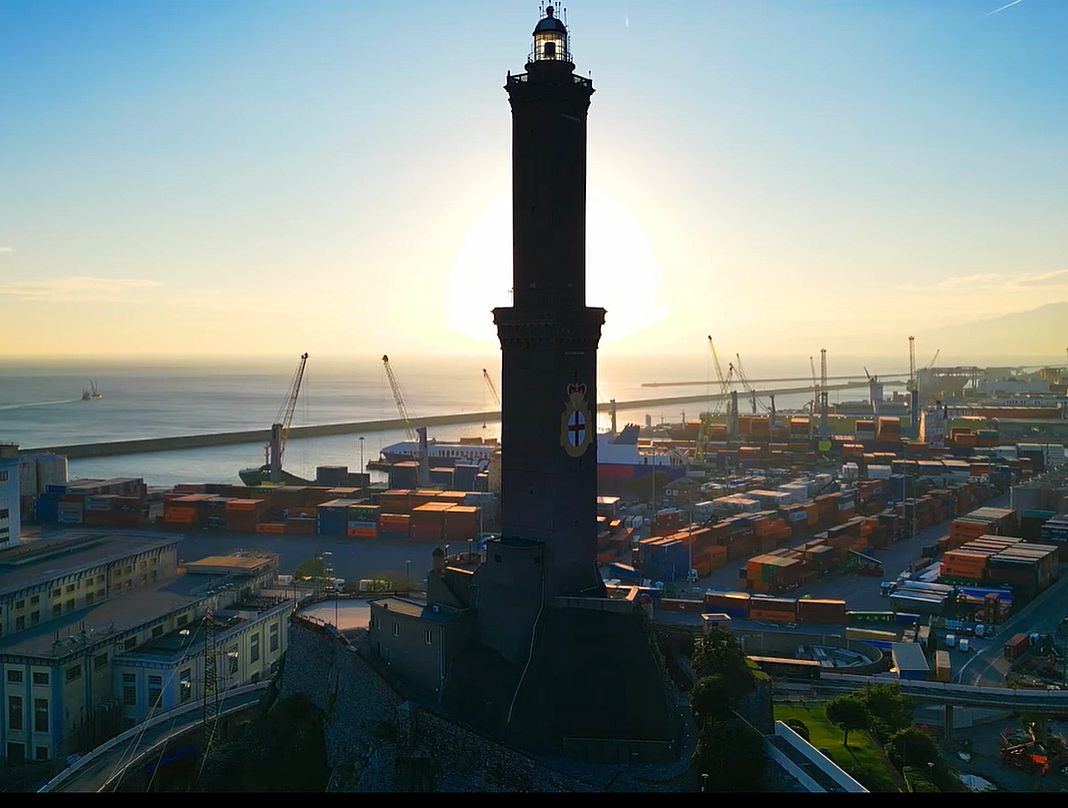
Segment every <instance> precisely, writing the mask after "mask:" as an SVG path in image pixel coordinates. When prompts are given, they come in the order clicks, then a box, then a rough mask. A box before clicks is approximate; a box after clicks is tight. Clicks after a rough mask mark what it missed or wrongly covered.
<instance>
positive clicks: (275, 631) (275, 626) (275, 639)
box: [270, 623, 278, 651]
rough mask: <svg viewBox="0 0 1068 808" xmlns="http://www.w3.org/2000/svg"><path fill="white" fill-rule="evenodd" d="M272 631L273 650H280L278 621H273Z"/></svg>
mask: <svg viewBox="0 0 1068 808" xmlns="http://www.w3.org/2000/svg"><path fill="white" fill-rule="evenodd" d="M270 633H271V650H272V651H277V650H278V624H277V623H271V629H270Z"/></svg>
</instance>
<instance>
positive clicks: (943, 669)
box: [934, 651, 951, 682]
mask: <svg viewBox="0 0 1068 808" xmlns="http://www.w3.org/2000/svg"><path fill="white" fill-rule="evenodd" d="M934 662H935V679H937V680H938V681H939V682H948V681H949V679H950V673H951V667H950V662H949V652H948V651H935V654H934Z"/></svg>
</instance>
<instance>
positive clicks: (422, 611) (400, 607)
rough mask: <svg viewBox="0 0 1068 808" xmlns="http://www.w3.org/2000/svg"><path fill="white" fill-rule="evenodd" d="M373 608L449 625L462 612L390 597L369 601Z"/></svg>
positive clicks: (408, 599) (420, 601) (424, 602)
mask: <svg viewBox="0 0 1068 808" xmlns="http://www.w3.org/2000/svg"><path fill="white" fill-rule="evenodd" d="M368 602H369V603H370V604H371V606H378V607H380V608H383V609H387V610H389V611H391V612H394V613H397V614H403V615H405V616H407V617H418V618H420V619H422V620H429V621H431V622H434V623H448V622H451V621H452V620H455V619H456V618H458V617H459V616H460V610H457V609H450V608H448V607H445V606H428V605H427V603H426V601H422V600H414V599H410V598H399V597H388V598H378V599H377V600H371V601H368Z"/></svg>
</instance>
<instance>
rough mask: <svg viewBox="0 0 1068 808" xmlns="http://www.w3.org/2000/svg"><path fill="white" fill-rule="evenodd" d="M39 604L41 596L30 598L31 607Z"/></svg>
mask: <svg viewBox="0 0 1068 808" xmlns="http://www.w3.org/2000/svg"><path fill="white" fill-rule="evenodd" d="M40 602H41V596H40V595H34V596H33V597H31V598H30V605H31V606H36V605H37V604H38V603H40Z"/></svg>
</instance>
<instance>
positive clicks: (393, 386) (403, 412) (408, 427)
mask: <svg viewBox="0 0 1068 808" xmlns="http://www.w3.org/2000/svg"><path fill="white" fill-rule="evenodd" d="M382 364H383V365H384V366H385V368H386V378H387V379H389V388H390V390H392V391H393V401H394V402H395V403H396V405H397V412H399V413H400V417H401V420H402V421H404V431H405V432H406V433H407V434H408V440H410V441H412V442H413V443H414V442H416V440H417V438H416V434H415V430H414V429H413V428H412V420H411V419H410V418H409V417H408V410H407V408H406V407H405V406H404V396H402V395H401V391H400V385H399V384H397V377H396V376H395V375H394V373H393V368H391V367H390V366H389V356H387V355H383V356H382Z"/></svg>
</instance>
